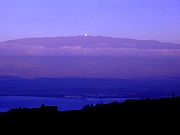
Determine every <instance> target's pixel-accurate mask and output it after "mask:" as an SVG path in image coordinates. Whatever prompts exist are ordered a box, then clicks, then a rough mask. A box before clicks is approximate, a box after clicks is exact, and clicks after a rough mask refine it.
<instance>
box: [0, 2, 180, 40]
mask: <svg viewBox="0 0 180 135" xmlns="http://www.w3.org/2000/svg"><path fill="white" fill-rule="evenodd" d="M0 20H1V21H0V41H4V40H9V39H14V38H23V37H47V36H48V37H49V36H52V37H53V36H72V35H84V34H86V33H87V34H89V35H101V36H110V37H128V38H136V39H155V40H160V41H165V42H174V43H180V39H179V35H180V1H179V0H0Z"/></svg>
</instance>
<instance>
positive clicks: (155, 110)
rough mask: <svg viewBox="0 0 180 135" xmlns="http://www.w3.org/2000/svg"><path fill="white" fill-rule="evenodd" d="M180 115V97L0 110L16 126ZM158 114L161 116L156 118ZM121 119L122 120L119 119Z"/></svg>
mask: <svg viewBox="0 0 180 135" xmlns="http://www.w3.org/2000/svg"><path fill="white" fill-rule="evenodd" d="M179 114H180V97H176V98H163V99H145V100H127V101H125V102H123V103H118V102H113V103H110V104H97V105H93V104H90V105H87V106H85V107H84V108H83V109H82V110H74V111H73V110H72V111H64V112H62V111H58V107H56V106H45V105H42V106H41V107H40V108H32V109H26V108H17V109H12V110H10V111H8V112H5V113H0V121H1V124H2V123H3V125H9V123H11V124H12V125H13V126H14V125H16V123H18V124H22V125H24V123H34V124H36V125H51V124H55V123H59V124H60V123H61V124H63V123H67V122H70V123H71V124H72V125H73V124H74V125H76V122H77V121H79V120H80V119H81V118H83V120H82V121H81V123H83V122H89V121H91V122H94V121H96V122H97V121H99V122H100V123H101V122H102V121H104V120H115V121H122V119H125V121H126V120H127V119H132V118H137V119H140V118H142V117H143V116H145V117H144V119H145V120H147V119H150V118H151V117H152V118H159V116H160V117H162V116H164V115H165V117H162V118H163V119H167V118H172V116H173V117H175V118H178V117H179ZM156 116H158V117H156ZM118 118H120V119H118ZM68 119H69V120H70V121H67V120H68Z"/></svg>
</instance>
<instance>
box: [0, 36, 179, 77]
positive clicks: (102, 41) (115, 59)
mask: <svg viewBox="0 0 180 135" xmlns="http://www.w3.org/2000/svg"><path fill="white" fill-rule="evenodd" d="M179 69H180V44H173V43H163V42H159V41H154V40H136V39H128V38H112V37H102V36H73V37H44V38H24V39H16V40H9V41H5V42H1V43H0V76H19V77H27V78H37V77H55V78H62V77H82V78H83V77H88V78H89V77H95V78H150V77H179V76H180V70H179Z"/></svg>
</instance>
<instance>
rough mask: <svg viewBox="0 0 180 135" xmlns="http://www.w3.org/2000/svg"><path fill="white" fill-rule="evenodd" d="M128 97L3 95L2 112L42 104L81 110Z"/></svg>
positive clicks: (0, 105) (64, 109)
mask: <svg viewBox="0 0 180 135" xmlns="http://www.w3.org/2000/svg"><path fill="white" fill-rule="evenodd" d="M125 100H127V99H126V98H104V99H96V98H47V97H45V98H43V97H24V96H1V97H0V112H6V111H9V110H10V109H14V108H38V107H40V106H41V104H45V105H49V106H58V108H59V110H60V111H67V110H80V109H82V108H83V107H84V106H85V105H88V104H98V103H104V104H106V103H111V102H113V101H116V102H123V101H125Z"/></svg>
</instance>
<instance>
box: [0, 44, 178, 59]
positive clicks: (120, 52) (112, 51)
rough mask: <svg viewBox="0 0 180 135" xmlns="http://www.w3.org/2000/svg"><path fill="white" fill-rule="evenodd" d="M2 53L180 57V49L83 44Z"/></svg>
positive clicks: (7, 49) (3, 50) (19, 48)
mask: <svg viewBox="0 0 180 135" xmlns="http://www.w3.org/2000/svg"><path fill="white" fill-rule="evenodd" d="M0 52H1V54H0V55H23V56H24V55H26V56H62V55H63V56H116V57H121V56H138V57H141V56H143V57H153V56H161V57H165V56H174V57H180V50H179V49H139V48H112V47H96V48H84V47H81V46H62V47H58V48H48V47H45V46H40V45H39V46H23V47H22V46H13V47H0Z"/></svg>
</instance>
